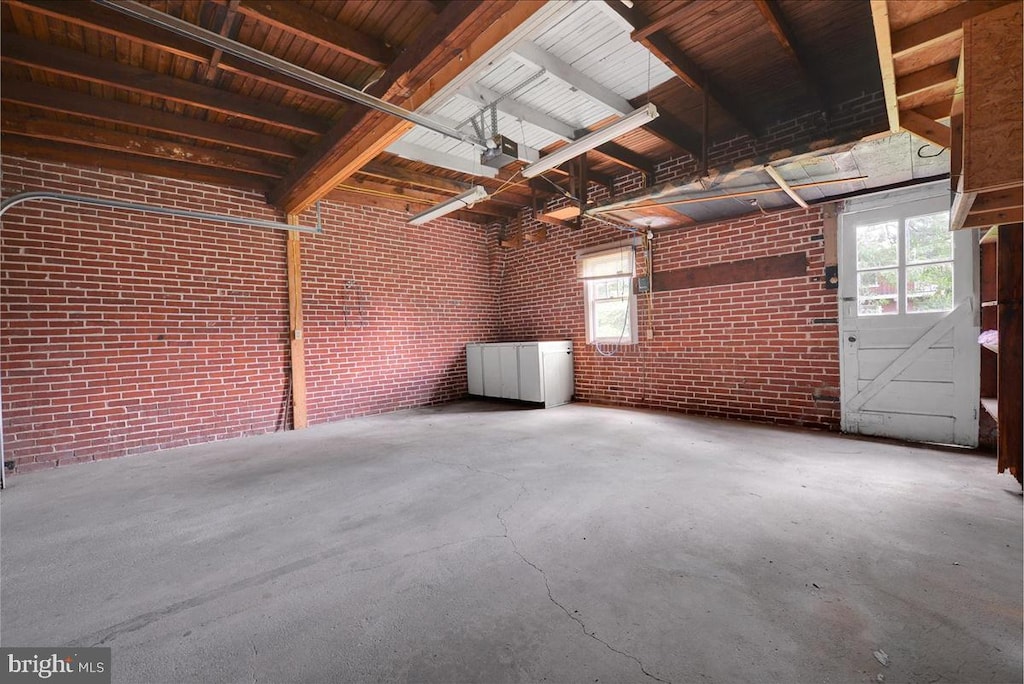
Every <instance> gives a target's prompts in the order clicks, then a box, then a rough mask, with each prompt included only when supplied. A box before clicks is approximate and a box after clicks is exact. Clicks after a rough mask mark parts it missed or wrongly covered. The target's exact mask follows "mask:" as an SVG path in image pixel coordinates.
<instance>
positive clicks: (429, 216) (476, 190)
mask: <svg viewBox="0 0 1024 684" xmlns="http://www.w3.org/2000/svg"><path fill="white" fill-rule="evenodd" d="M485 199H487V190H485V189H484V187H483V186H482V185H474V186H473V187H472V188H470V189H469V190H467V191H466V192H464V193H462V194H461V195H456V196H455V197H452V198H451V199H449V200H445V201H444V202H441V203H440V204H435V205H434V206H432V207H430V208H429V209H427V210H426V211H421V212H420V213H418V214H416V215H415V216H413V217H412V218H411V219H409V220H408V221H407V223H411V224H413V225H414V226H418V225H420V224H422V223H427V222H428V221H433V220H434V219H436V218H441V217H442V216H444V215H445V214H450V213H452V212H453V211H458V210H459V209H465V208H466V207H471V206H473V205H474V204H476V203H477V202H480V201H482V200H485Z"/></svg>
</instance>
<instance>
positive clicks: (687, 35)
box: [0, 0, 998, 223]
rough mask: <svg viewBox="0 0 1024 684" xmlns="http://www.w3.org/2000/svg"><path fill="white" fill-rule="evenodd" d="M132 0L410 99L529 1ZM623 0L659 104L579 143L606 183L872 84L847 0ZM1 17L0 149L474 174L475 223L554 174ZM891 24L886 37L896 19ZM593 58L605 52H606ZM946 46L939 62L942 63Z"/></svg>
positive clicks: (331, 105) (305, 189) (452, 186)
mask: <svg viewBox="0 0 1024 684" xmlns="http://www.w3.org/2000/svg"><path fill="white" fill-rule="evenodd" d="M145 4H146V5H148V6H150V7H152V8H153V9H156V10H159V11H160V12H164V13H167V14H169V15H171V16H174V17H178V18H181V19H184V20H185V21H187V22H189V23H192V24H195V25H196V26H200V27H203V28H206V29H208V30H211V31H214V32H216V33H219V34H220V35H221V36H224V37H227V38H229V39H232V40H234V41H238V42H239V43H242V44H244V45H247V46H250V47H252V48H255V49H257V50H260V51H262V52H265V53H267V54H270V55H273V56H276V57H278V58H281V59H283V60H286V61H287V62H290V63H292V64H295V65H298V66H301V67H304V68H307V69H310V70H312V71H314V72H316V73H318V74H321V75H323V76H326V77H328V78H330V79H333V80H335V81H337V82H340V83H344V84H346V85H348V86H351V87H353V88H357V89H360V90H364V91H365V92H367V93H369V94H371V95H374V96H376V97H379V98H382V99H384V100H387V101H389V102H392V103H394V104H397V105H400V106H402V107H405V108H406V109H410V110H416V109H417V108H421V107H422V106H423V105H424V104H425V103H428V102H429V101H430V98H431V97H433V96H435V95H436V94H437V93H438V92H441V91H442V90H443V89H444V88H445V87H446V86H447V85H448V84H449V83H452V82H454V81H456V80H457V79H459V78H460V76H461V75H462V74H463V73H464V72H466V71H467V70H468V69H470V68H471V67H472V66H473V64H474V62H476V60H478V59H480V58H481V57H482V56H483V55H484V54H486V53H487V52H488V51H489V50H491V49H492V48H494V47H495V46H497V45H499V44H500V43H501V42H502V41H503V40H504V39H505V38H506V37H507V36H509V35H510V34H512V33H513V32H515V31H516V30H517V28H518V27H520V26H523V25H525V23H527V22H529V21H530V19H531V17H533V16H534V15H535V14H537V13H538V12H539V11H541V10H542V8H543V7H544V4H545V3H544V2H543V1H542V0H531V1H520V2H516V1H515V0H486V1H475V0H455V1H451V2H445V1H444V0H347V1H343V0H292V1H289V2H280V1H277V2H275V1H273V0H147V1H146V2H145ZM630 4H631V6H627V4H626V3H623V2H621V0H607V3H606V5H604V6H603V9H604V11H605V12H606V13H608V14H609V15H610V16H613V17H616V21H617V22H618V25H619V26H620V28H621V31H623V32H625V33H628V35H629V36H630V39H631V40H632V41H633V42H634V43H636V44H639V45H642V46H643V47H644V48H645V49H646V50H649V51H650V53H651V59H652V60H657V62H660V63H663V64H664V65H665V66H667V67H668V69H670V70H671V74H672V78H671V80H669V81H666V82H664V83H660V84H658V85H656V86H653V87H652V88H651V89H650V90H649V92H644V93H643V94H642V95H641V96H639V97H633V98H630V99H629V102H628V104H629V106H631V107H636V106H639V105H642V104H645V103H646V102H648V101H650V102H653V103H655V104H656V105H657V106H658V108H659V110H660V112H661V116H660V117H659V118H658V119H657V120H656V121H655V122H654V123H652V124H650V125H648V126H647V127H646V128H644V129H642V130H638V131H634V132H633V133H630V134H628V135H626V136H623V137H622V138H620V139H618V140H616V141H615V142H614V143H610V144H608V145H605V146H602V147H601V148H600V149H599V150H595V151H593V152H590V153H588V154H587V155H586V162H587V165H588V168H589V173H588V176H589V179H590V181H591V182H596V183H605V184H608V183H610V179H611V178H612V177H614V176H615V175H619V174H621V173H623V172H626V171H629V170H633V169H639V170H642V171H644V172H646V173H648V174H650V173H651V172H652V171H653V169H654V165H655V163H656V162H658V161H661V160H663V159H666V158H669V157H673V156H678V155H680V154H685V153H687V152H688V153H691V154H693V155H699V154H700V153H701V148H702V145H703V144H704V137H703V135H704V133H705V132H706V133H707V135H708V138H709V139H710V140H716V139H722V138H726V137H730V136H733V135H735V134H737V133H742V132H750V133H753V134H755V135H758V134H760V133H761V132H762V131H763V129H764V127H765V126H766V125H767V124H769V123H771V122H773V121H776V120H780V119H787V118H793V117H796V116H798V115H802V114H805V113H807V112H811V111H818V112H820V113H821V115H822V116H828V115H829V114H830V112H831V108H832V107H833V106H834V105H835V104H837V103H839V102H841V101H843V100H844V99H848V98H849V97H852V96H855V95H857V94H859V93H860V92H863V91H865V90H867V91H871V90H878V89H879V88H880V83H879V76H878V66H877V62H876V61H875V57H874V54H875V53H874V45H873V41H872V38H871V36H872V23H871V15H870V12H869V10H868V6H867V5H865V4H864V3H859V2H846V1H844V0H818V1H817V2H804V1H803V0H755V1H754V2H746V1H742V2H739V1H736V0H698V1H686V0H636V2H634V3H630ZM890 4H891V5H892V4H899V3H890ZM932 4H934V5H936V7H938V6H939V5H942V4H943V3H932ZM946 4H949V3H946ZM972 4H974V3H972ZM977 4H993V3H986V2H979V3H977ZM996 4H998V3H996ZM942 9H943V8H942V7H940V8H939V10H938V11H936V12H935V14H936V15H939V14H941V10H942ZM537 16H540V15H539V14H538V15H537ZM0 24H2V30H3V36H2V38H0V55H2V68H0V76H2V88H0V99H2V132H3V152H4V153H5V154H16V155H24V156H30V157H35V158H41V159H50V160H57V161H64V162H68V163H78V164H86V165H99V166H103V167H108V168H111V169H120V170H128V171H135V172H141V173H149V174H155V175H163V176H171V177H188V178H193V179H196V180H200V181H208V182H213V183H220V184H226V185H231V186H237V187H243V188H251V189H256V190H259V191H262V192H265V193H266V194H267V197H268V199H269V201H270V202H272V203H273V204H275V205H277V206H279V207H280V208H281V209H283V210H285V211H289V212H292V211H298V210H301V209H302V208H304V207H306V206H308V205H309V204H310V203H311V202H313V201H315V200H316V199H319V198H321V197H333V198H337V199H341V200H345V201H351V202H358V203H362V204H370V205H375V206H381V207H387V208H392V209H398V210H400V211H403V212H408V213H415V212H417V211H420V210H422V209H424V208H426V207H428V206H430V205H432V204H435V203H437V202H439V201H442V200H444V199H446V198H448V197H451V196H453V195H455V194H458V193H460V192H462V191H464V190H465V189H467V188H468V187H470V186H471V185H472V184H480V185H484V186H485V187H486V188H487V189H488V190H489V191H493V190H495V189H497V188H498V187H502V188H503V189H502V191H501V193H500V195H499V196H498V197H496V198H494V199H493V200H490V201H487V202H481V203H478V204H477V205H475V206H474V207H472V208H471V209H467V210H464V211H461V212H459V213H458V214H457V215H458V216H460V217H462V218H465V219H467V220H471V221H476V222H478V223H487V222H492V221H495V220H501V219H507V218H509V217H512V216H515V215H516V214H517V213H518V211H519V209H520V208H521V207H524V206H529V205H530V204H531V203H532V202H533V200H534V196H535V195H536V196H540V197H542V198H543V197H547V196H550V195H551V194H552V193H553V192H554V191H555V189H554V187H553V186H552V185H551V184H549V183H548V182H546V181H544V180H540V179H533V180H531V181H529V182H526V181H525V180H523V179H522V178H517V177H516V176H515V174H516V170H517V169H519V168H520V167H521V164H515V163H514V164H512V165H510V166H508V167H506V168H504V169H501V170H500V171H499V172H498V173H497V174H496V176H495V177H493V178H483V177H478V176H473V175H470V174H466V173H459V172H456V171H451V170H447V169H443V168H439V167H437V166H433V165H430V164H426V163H423V162H416V161H409V160H407V159H402V158H399V157H397V156H395V155H394V154H389V153H387V152H386V151H385V150H386V148H387V147H388V146H389V145H390V144H392V143H393V142H394V141H396V140H398V139H399V138H400V137H401V136H402V135H403V134H405V133H406V132H407V131H408V130H410V129H411V127H412V125H411V124H410V123H408V122H406V121H402V120H401V119H397V118H395V117H393V116H391V115H388V114H383V113H380V112H377V111H373V110H370V109H368V108H366V107H364V106H362V105H359V104H355V103H352V102H349V101H345V100H342V99H340V98H338V97H336V96H335V95H332V94H327V93H326V92H322V91H319V90H317V89H316V88H315V87H313V86H310V85H308V84H305V83H303V82H300V81H298V80H295V79H294V78H291V77H289V76H287V75H284V74H281V73H278V72H276V71H273V70H271V69H268V68H265V67H262V66H257V65H254V64H252V63H250V62H247V61H246V60H244V59H241V58H239V57H235V56H232V55H230V54H224V53H223V52H221V51H220V50H217V49H213V48H211V47H207V46H206V45H204V44H202V43H200V42H196V41H194V40H191V39H189V38H186V37H182V36H179V35H176V34H173V33H170V32H168V31H167V30H165V29H163V28H158V27H156V26H153V25H150V24H147V23H145V22H143V21H140V20H138V19H134V18H130V17H128V16H125V15H124V14H122V13H120V12H117V11H115V10H113V9H109V8H108V7H104V6H101V5H99V4H96V3H93V2H88V1H86V0H72V1H63V0H3V2H2V6H0ZM876 24H877V22H876ZM895 26H896V29H894V30H895V31H899V29H900V28H901V27H900V26H899V25H898V23H897V24H896V25H895ZM581 40H586V36H585V35H584V36H582V37H581ZM893 40H894V41H896V42H897V45H898V44H900V43H899V38H898V34H896V33H894V34H893ZM932 40H933V42H934V41H935V40H938V43H937V44H941V40H940V39H932ZM594 49H595V50H599V49H600V46H599V45H598V46H595V48H594ZM936 52H939V50H938V49H936ZM943 54H945V53H943ZM598 57H599V58H600V59H607V60H614V59H615V55H614V54H607V55H598ZM539 58H540V59H544V58H545V56H544V55H540V57H539ZM950 59H952V57H949V58H948V59H945V61H943V60H939V62H937V64H939V65H940V66H941V68H942V69H945V70H947V71H948V69H949V60H950ZM927 66H928V67H931V66H932V65H931V64H929V65H927ZM901 68H903V69H910V67H906V66H904V67H901ZM913 71H917V69H914V70H913ZM936 71H938V70H936ZM943 73H946V71H943ZM901 75H902V74H901ZM936 78H938V77H936ZM901 87H902V86H901ZM915 92H916V91H915ZM908 101H909V100H908ZM914 102H915V103H916V100H915V101H914ZM705 103H707V107H708V111H707V121H706V131H705V117H704V107H705ZM481 104H490V103H489V102H488V103H481ZM932 104H933V102H932V101H931V100H929V101H927V102H924V103H923V104H920V106H918V107H916V108H915V109H916V110H918V111H921V107H926V106H928V105H932ZM505 105H506V106H507V107H509V106H510V107H516V106H517V105H516V103H515V102H513V101H509V102H506V103H505ZM908 111H909V110H908ZM930 111H931V110H925V112H926V113H929V112H930ZM515 113H517V116H518V117H519V119H520V120H526V117H532V116H533V115H534V113H533V112H531V111H529V110H528V109H526V108H524V107H522V106H519V108H518V109H517V110H516V112H515ZM541 121H542V123H543V122H544V121H550V117H548V119H546V120H541ZM557 123H558V122H555V124H549V125H557ZM566 137H569V136H568V134H563V135H562V139H563V141H564V139H565V138H566ZM561 144H564V142H560V143H557V144H555V145H552V146H549V147H548V148H547V149H544V150H541V152H542V153H545V152H547V151H550V149H552V148H553V147H557V146H559V145H561ZM566 169H567V167H566V168H564V169H562V170H561V171H559V170H556V171H555V172H554V174H551V178H552V180H554V181H555V182H557V183H559V184H561V185H562V186H566V184H567V182H568V179H567V175H568V172H567V170H566Z"/></svg>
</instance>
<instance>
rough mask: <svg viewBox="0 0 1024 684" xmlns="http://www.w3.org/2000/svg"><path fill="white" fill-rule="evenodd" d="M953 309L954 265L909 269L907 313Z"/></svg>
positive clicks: (910, 267) (946, 264) (931, 265)
mask: <svg viewBox="0 0 1024 684" xmlns="http://www.w3.org/2000/svg"><path fill="white" fill-rule="evenodd" d="M952 308H953V264H951V263H944V264H928V265H926V266H908V267H907V313H915V312H922V311H949V310H950V309H952Z"/></svg>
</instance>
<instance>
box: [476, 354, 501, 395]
mask: <svg viewBox="0 0 1024 684" xmlns="http://www.w3.org/2000/svg"><path fill="white" fill-rule="evenodd" d="M480 355H481V362H482V365H483V391H482V392H481V393H482V394H483V396H485V397H500V396H501V347H499V346H498V345H494V344H485V345H482V346H481V347H480Z"/></svg>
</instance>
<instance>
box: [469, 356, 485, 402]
mask: <svg viewBox="0 0 1024 684" xmlns="http://www.w3.org/2000/svg"><path fill="white" fill-rule="evenodd" d="M483 363H484V359H483V350H482V349H481V347H480V345H479V344H467V345H466V383H467V385H468V386H469V393H470V394H475V395H477V396H483V393H484V366H483Z"/></svg>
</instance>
